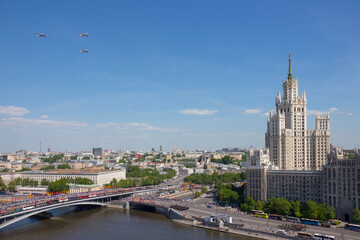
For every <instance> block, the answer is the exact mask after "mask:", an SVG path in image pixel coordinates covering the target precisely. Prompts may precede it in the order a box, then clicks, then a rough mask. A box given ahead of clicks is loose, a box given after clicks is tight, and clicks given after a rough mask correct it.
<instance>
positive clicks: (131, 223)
mask: <svg viewBox="0 0 360 240" xmlns="http://www.w3.org/2000/svg"><path fill="white" fill-rule="evenodd" d="M78 210H80V209H78V208H75V207H69V208H66V209H61V210H56V211H53V212H52V213H53V215H54V217H53V218H51V219H46V220H39V219H35V218H28V219H25V220H23V221H20V222H18V223H16V224H14V225H12V226H9V227H7V228H5V229H3V230H0V240H15V239H16V240H17V239H18V240H57V239H59V240H80V239H81V240H85V239H86V240H91V239H101V240H112V239H117V240H118V239H124V240H132V239H134V240H142V239H151V240H169V239H171V240H187V239H194V240H195V239H196V240H205V239H206V240H208V239H226V240H228V239H229V240H230V239H244V238H241V237H239V236H237V235H233V234H226V233H220V232H216V231H211V230H206V229H201V228H196V227H191V226H186V225H182V224H179V223H176V222H173V221H171V220H169V219H168V218H167V217H166V216H164V215H161V214H157V213H152V212H145V211H137V210H131V211H126V210H121V209H113V208H91V209H85V210H84V209H81V211H78Z"/></svg>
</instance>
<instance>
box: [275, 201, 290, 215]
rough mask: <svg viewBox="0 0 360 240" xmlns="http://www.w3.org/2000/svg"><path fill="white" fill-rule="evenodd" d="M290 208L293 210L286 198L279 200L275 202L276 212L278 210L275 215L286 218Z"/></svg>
mask: <svg viewBox="0 0 360 240" xmlns="http://www.w3.org/2000/svg"><path fill="white" fill-rule="evenodd" d="M290 208H291V204H290V203H289V201H288V200H286V199H285V198H277V199H276V200H275V210H276V212H275V213H276V214H280V215H284V216H286V215H289V214H290Z"/></svg>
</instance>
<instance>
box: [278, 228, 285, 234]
mask: <svg viewBox="0 0 360 240" xmlns="http://www.w3.org/2000/svg"><path fill="white" fill-rule="evenodd" d="M277 234H280V235H286V234H287V233H286V231H285V230H282V229H279V230H278V231H277Z"/></svg>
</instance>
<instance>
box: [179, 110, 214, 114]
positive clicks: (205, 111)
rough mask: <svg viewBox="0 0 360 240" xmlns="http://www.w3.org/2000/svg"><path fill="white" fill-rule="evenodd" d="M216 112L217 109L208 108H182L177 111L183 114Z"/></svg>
mask: <svg viewBox="0 0 360 240" xmlns="http://www.w3.org/2000/svg"><path fill="white" fill-rule="evenodd" d="M217 112H218V110H208V109H204V110H200V109H184V110H181V111H179V113H181V114H185V115H214V114H215V113H217Z"/></svg>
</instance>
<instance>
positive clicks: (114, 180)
mask: <svg viewBox="0 0 360 240" xmlns="http://www.w3.org/2000/svg"><path fill="white" fill-rule="evenodd" d="M116 185H117V180H116V178H113V179H112V180H111V182H110V186H111V187H116Z"/></svg>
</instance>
